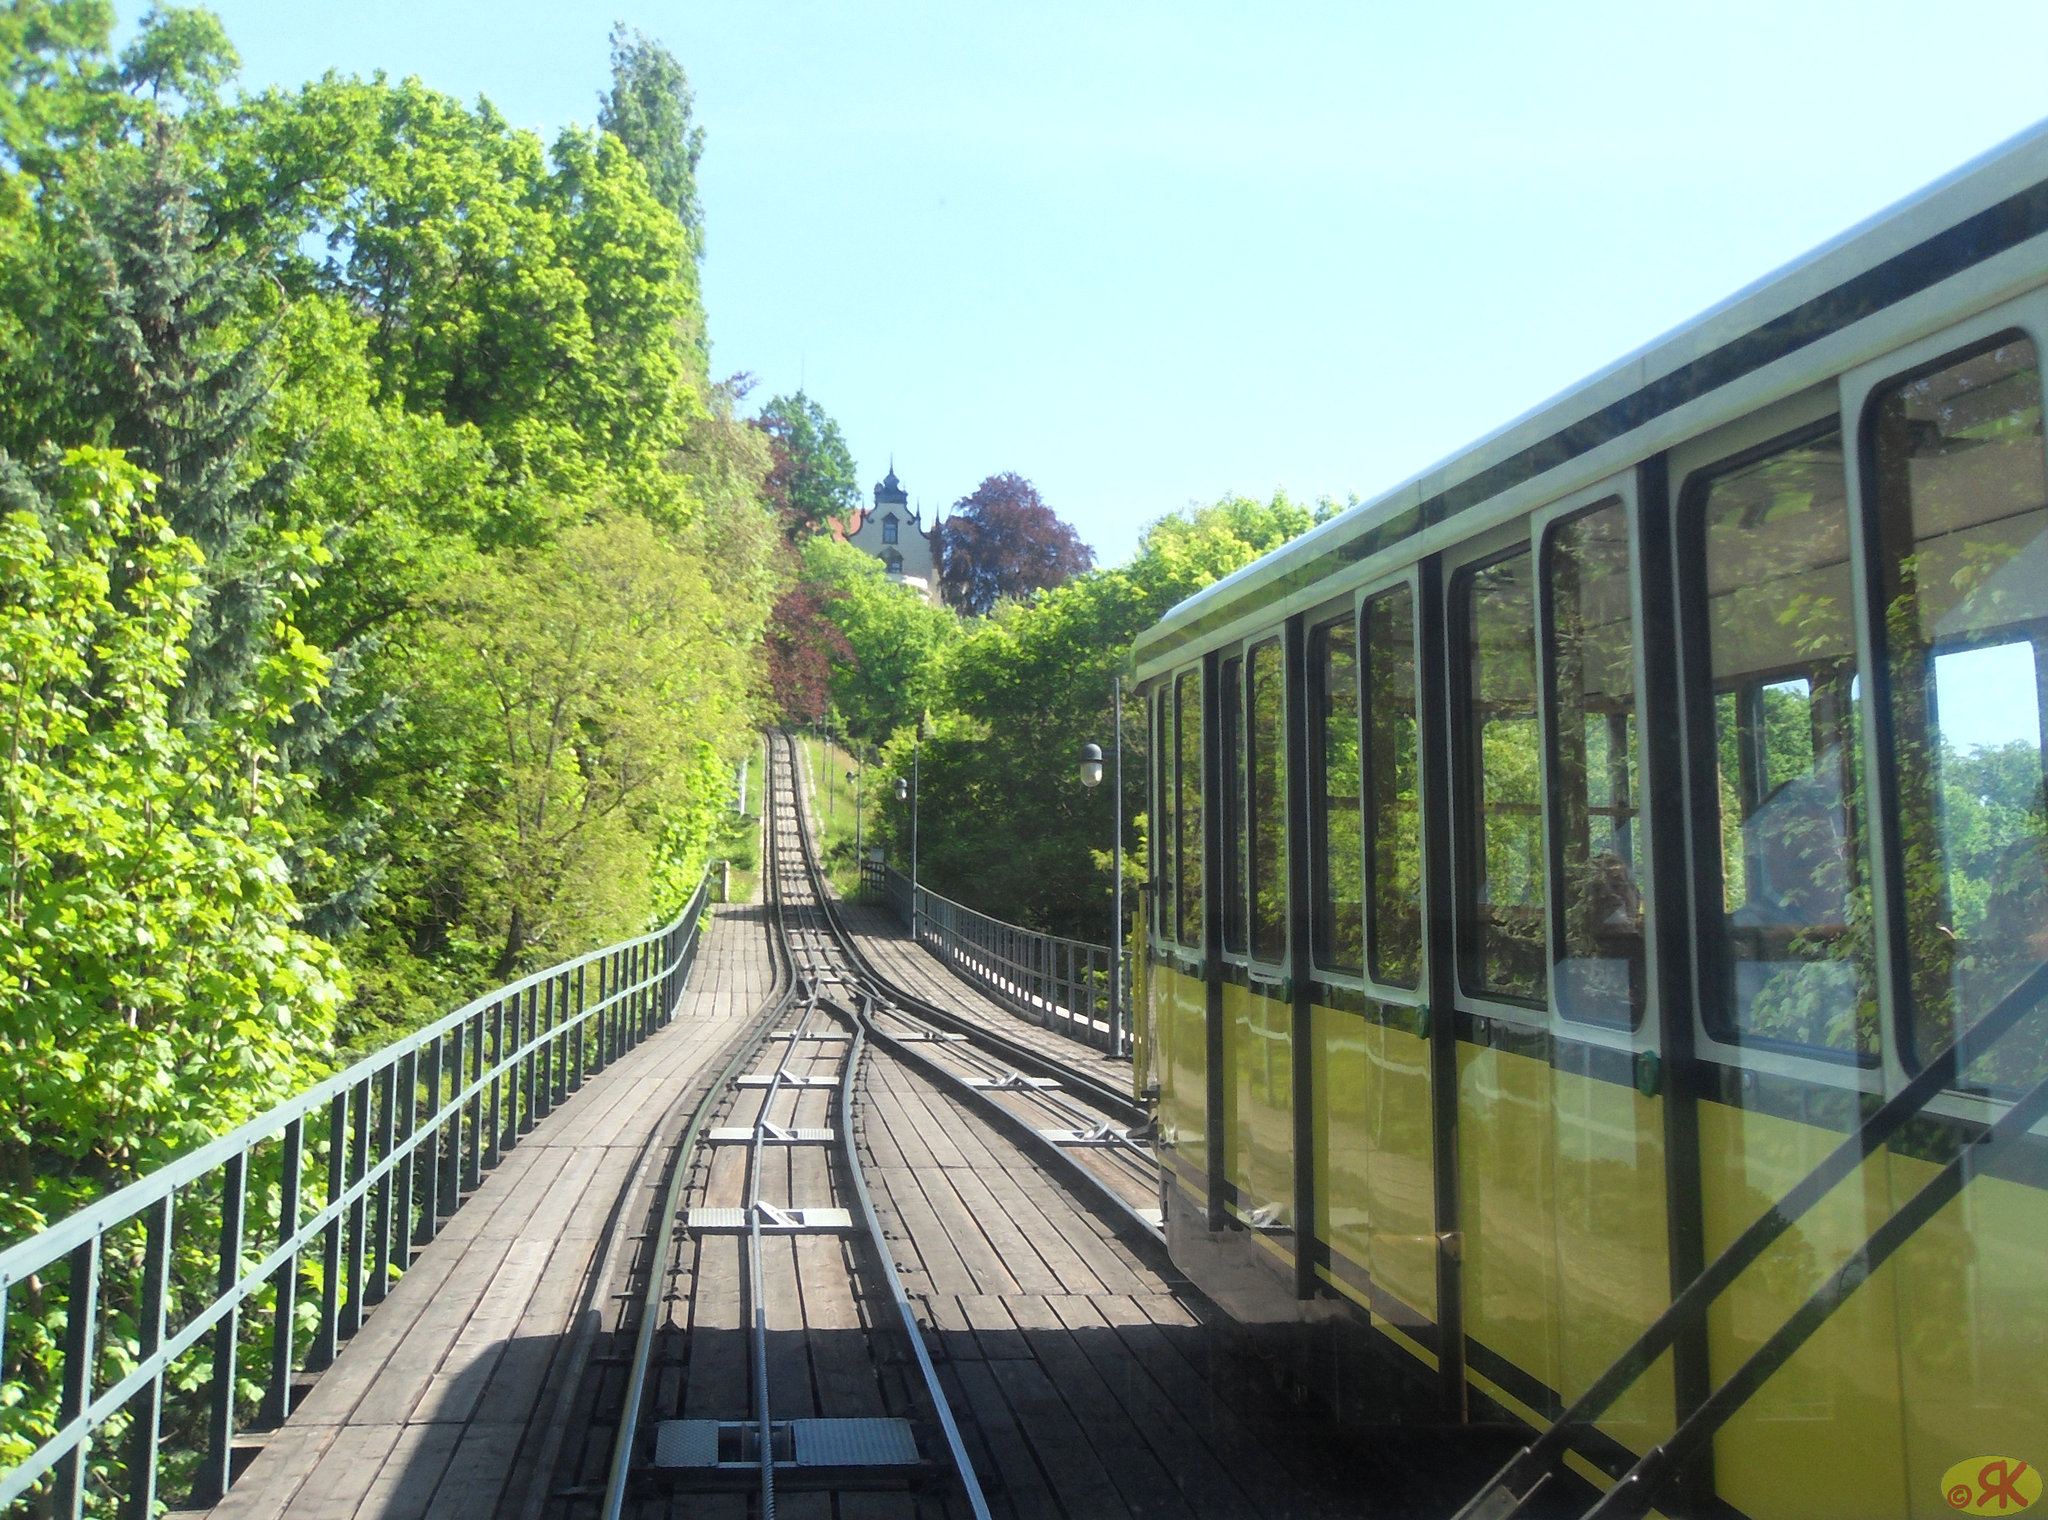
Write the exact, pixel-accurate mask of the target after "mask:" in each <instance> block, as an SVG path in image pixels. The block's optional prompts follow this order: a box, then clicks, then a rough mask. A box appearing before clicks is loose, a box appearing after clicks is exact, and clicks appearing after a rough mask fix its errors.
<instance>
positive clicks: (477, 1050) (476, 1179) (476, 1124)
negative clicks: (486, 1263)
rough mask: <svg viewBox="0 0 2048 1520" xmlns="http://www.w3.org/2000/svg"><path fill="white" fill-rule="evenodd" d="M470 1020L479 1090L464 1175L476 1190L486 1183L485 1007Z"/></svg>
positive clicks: (472, 1059) (471, 1110)
mask: <svg viewBox="0 0 2048 1520" xmlns="http://www.w3.org/2000/svg"><path fill="white" fill-rule="evenodd" d="M470 1022H471V1023H472V1024H474V1025H475V1026H476V1027H475V1030H474V1032H473V1037H472V1039H471V1040H470V1049H471V1050H472V1051H473V1052H474V1054H473V1055H471V1057H470V1062H469V1064H470V1072H469V1080H470V1081H471V1082H472V1083H477V1084H479V1085H478V1087H477V1090H476V1091H475V1092H474V1093H472V1094H470V1099H469V1152H468V1157H467V1160H468V1166H467V1167H466V1168H465V1170H464V1173H463V1175H464V1178H465V1179H466V1180H467V1182H468V1184H469V1190H470V1191H471V1192H475V1191H476V1190H477V1189H478V1188H480V1187H482V1186H483V1185H484V1167H483V1162H484V1094H483V1088H482V1086H481V1085H480V1084H481V1083H482V1081H483V1075H484V1011H483V1009H481V1008H479V1009H477V1011H476V1015H475V1017H474V1018H472V1019H471V1021H470Z"/></svg>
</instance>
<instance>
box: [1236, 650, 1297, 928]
mask: <svg viewBox="0 0 2048 1520" xmlns="http://www.w3.org/2000/svg"><path fill="white" fill-rule="evenodd" d="M1268 649H1270V650H1272V651H1273V652H1274V669H1273V678H1274V680H1275V681H1276V682H1277V683H1278V685H1279V693H1278V700H1279V703H1280V708H1279V717H1278V722H1277V725H1276V730H1275V745H1274V753H1273V768H1274V773H1275V775H1276V776H1277V778H1278V790H1279V803H1278V811H1277V813H1276V815H1275V816H1276V817H1277V819H1278V826H1279V830H1280V854H1279V863H1278V872H1279V877H1280V882H1279V887H1280V895H1281V909H1280V918H1279V925H1278V929H1279V939H1280V947H1279V949H1278V950H1277V951H1273V952H1271V953H1268V951H1267V950H1265V949H1262V948H1261V947H1260V932H1259V931H1260V929H1261V927H1262V926H1261V924H1260V920H1259V913H1258V900H1259V888H1260V885H1261V883H1260V880H1259V834H1258V820H1259V790H1258V767H1257V766H1256V765H1254V764H1253V763H1252V762H1253V746H1254V744H1255V743H1256V739H1257V736H1256V733H1255V725H1254V721H1253V719H1254V713H1255V711H1256V706H1257V697H1258V690H1257V687H1256V685H1255V683H1254V682H1253V680H1252V676H1253V674H1254V671H1255V661H1256V660H1257V658H1258V656H1259V655H1260V654H1261V653H1262V652H1263V651H1265V650H1268ZM1244 670H1245V681H1244V703H1245V722H1244V798H1245V820H1244V826H1245V847H1246V848H1245V873H1244V887H1245V942H1246V946H1247V950H1246V954H1247V956H1248V957H1249V958H1250V959H1251V960H1253V961H1256V962H1258V963H1259V964H1260V965H1262V966H1272V967H1277V966H1284V965H1286V964H1287V949H1288V946H1287V914H1288V903H1287V895H1288V882H1287V871H1288V860H1287V850H1288V838H1287V780H1288V777H1287V731H1288V723H1289V721H1290V719H1291V718H1292V714H1290V713H1289V712H1288V710H1287V706H1288V704H1287V640H1286V639H1285V638H1284V637H1283V636H1282V634H1281V632H1280V630H1279V629H1274V630H1273V631H1272V632H1271V633H1270V634H1266V635H1264V636H1262V637H1260V638H1257V639H1247V640H1246V641H1245V646H1244Z"/></svg>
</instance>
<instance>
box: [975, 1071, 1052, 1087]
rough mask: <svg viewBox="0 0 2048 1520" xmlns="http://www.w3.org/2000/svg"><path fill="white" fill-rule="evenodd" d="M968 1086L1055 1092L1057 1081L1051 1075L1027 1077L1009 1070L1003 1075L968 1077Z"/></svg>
mask: <svg viewBox="0 0 2048 1520" xmlns="http://www.w3.org/2000/svg"><path fill="white" fill-rule="evenodd" d="M967 1085H968V1086H969V1087H979V1088H982V1089H984V1090H985V1091H988V1092H1022V1091H1025V1090H1026V1089H1029V1090H1032V1091H1036V1092H1057V1091H1058V1090H1059V1083H1057V1082H1055V1081H1054V1080H1053V1079H1052V1078H1051V1077H1027V1076H1023V1075H1021V1074H1019V1073H1017V1072H1014V1071H1013V1072H1011V1073H1010V1074H1009V1075H1008V1076H1003V1077H969V1078H968V1079H967Z"/></svg>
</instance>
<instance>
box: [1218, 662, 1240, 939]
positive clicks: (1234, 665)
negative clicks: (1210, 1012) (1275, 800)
mask: <svg viewBox="0 0 2048 1520" xmlns="http://www.w3.org/2000/svg"><path fill="white" fill-rule="evenodd" d="M1219 685H1220V690H1219V691H1218V693H1217V702H1218V703H1219V704H1220V705H1221V709H1222V710H1221V711H1220V712H1218V713H1217V715H1216V716H1217V717H1218V718H1219V719H1220V720H1221V722H1220V725H1219V728H1220V732H1221V735H1222V741H1221V746H1222V753H1221V754H1220V755H1218V756H1217V758H1218V759H1219V760H1220V761H1222V762H1223V799H1222V801H1223V805H1222V807H1221V808H1219V809H1218V813H1219V815H1220V816H1221V818H1222V820H1223V840H1222V843H1223V852H1222V853H1223V882H1222V885H1221V888H1220V890H1221V891H1222V893H1223V905H1222V906H1223V948H1224V950H1225V951H1227V952H1228V953H1230V954H1232V955H1242V954H1244V952H1245V911H1244V878H1245V835H1244V801H1245V799H1244V658H1243V656H1241V655H1233V656H1232V657H1231V658H1229V659H1227V660H1225V661H1224V662H1223V668H1222V676H1221V680H1220V683H1219Z"/></svg>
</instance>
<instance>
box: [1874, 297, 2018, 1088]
mask: <svg viewBox="0 0 2048 1520" xmlns="http://www.w3.org/2000/svg"><path fill="white" fill-rule="evenodd" d="M1866 416H1867V419H1868V426H1869V428H1870V439H1869V444H1870V452H1869V454H1868V456H1867V457H1868V458H1869V459H1870V460H1871V462H1872V475H1873V478H1872V482H1871V484H1872V488H1873V490H1872V495H1873V498H1874V502H1875V506H1876V521H1877V532H1876V540H1877V543H1878V552H1877V556H1876V558H1877V561H1878V567H1879V568H1878V576H1879V581H1880V586H1881V595H1882V599H1883V600H1882V607H1883V618H1882V623H1883V630H1884V639H1885V646H1886V657H1887V659H1888V661H1889V665H1890V675H1891V681H1890V691H1891V743H1892V756H1891V759H1892V770H1893V774H1894V775H1895V777H1896V780H1897V796H1898V828H1899V831H1900V840H1899V843H1900V845H1901V846H1902V848H1901V850H1900V851H1899V858H1900V859H1901V860H1902V862H1903V864H1904V878H1903V881H1902V882H1901V887H1902V890H1903V906H1904V910H1905V911H1904V915H1903V924H1904V930H1905V944H1906V955H1907V961H1908V966H1909V976H1910V982H1911V988H1910V996H1909V998H1908V1000H1907V1002H1908V1006H1909V1007H1910V1008H1911V1010H1912V1013H1913V1027H1912V1029H1911V1041H1910V1043H1911V1047H1912V1049H1913V1050H1914V1051H1915V1052H1916V1053H1917V1055H1918V1056H1919V1057H1920V1058H1922V1059H1925V1058H1926V1057H1928V1056H1932V1055H1934V1054H1936V1053H1938V1052H1939V1051H1941V1050H1942V1049H1943V1048H1944V1047H1945V1046H1947V1044H1948V1043H1949V1041H1950V1040H1951V1039H1953V1038H1954V1037H1955V1035H1956V1033H1957V1032H1958V1030H1960V1029H1964V1028H1967V1027H1968V1026H1969V1025H1970V1024H1971V1023H1973V1022H1975V1021H1976V1020H1977V1019H1978V1018H1981V1017H1982V1016H1983V1015H1984V1014H1985V1013H1987V1012H1988V1011H1989V1010H1990V1009H1991V1007H1992V1006H1993V1005H1994V1004H1996V1003H1997V1002H1998V1000H1999V999H2000V998H2001V997H2002V996H2003V995H2004V994H2005V992H2006V991H2007V990H2008V989H2010V988H2011V987H2012V985H2013V984H2014V983H2015V982H2017V981H2019V979H2020V978H2021V977H2023V976H2024V975H2026V973H2028V972H2029V971H2031V970H2032V969H2033V968H2034V967H2035V966H2037V965H2039V964H2040V963H2041V961H2042V960H2044V959H2048V793H2044V785H2048V782H2044V775H2048V773H2044V768H2043V759H2044V751H2043V745H2042V714H2043V709H2044V706H2048V464H2044V459H2043V453H2042V434H2041V371H2040V361H2039V358H2038V356H2037V354H2036V352H2035V349H2034V345H2033V344H2032V343H2031V342H2029V341H2028V340H2027V339H2025V338H2024V337H2021V336H2019V335H2017V334H2007V335H2005V336H2004V337H2003V338H2000V339H1996V340H1994V341H1993V342H1991V343H1990V344H1988V345H1986V346H1984V347H1981V348H1979V349H1977V350H1976V351H1974V352H1970V353H1965V354H1962V355H1959V356H1952V357H1951V358H1949V359H1947V360H1944V361H1942V363H1941V365H1940V367H1939V368H1937V369H1935V370H1933V371H1932V372H1931V373H1922V374H1920V375H1918V376H1917V377H1913V378H1909V379H1907V380H1905V381H1903V382H1901V383H1898V384H1895V385H1893V386H1891V387H1889V388H1888V389H1886V390H1884V391H1882V392H1881V393H1880V394H1879V395H1878V396H1877V397H1876V398H1874V402H1873V405H1872V407H1871V409H1870V410H1869V412H1868V413H1866ZM2038 1023H2039V1021H2033V1025H2032V1027H2026V1026H2023V1027H2022V1029H2021V1030H2019V1031H2016V1032H2015V1033H2014V1034H2013V1035H2012V1036H2011V1037H2009V1038H2007V1039H2005V1040H2002V1041H2000V1042H1998V1043H1997V1044H1995V1045H1994V1046H1993V1047H1992V1048H1991V1049H1990V1051H1989V1052H1988V1053H1987V1054H1986V1055H1984V1056H1983V1057H1981V1058H1979V1061H1978V1062H1977V1063H1976V1064H1975V1065H1974V1066H1972V1067H1971V1068H1970V1069H1969V1070H1968V1071H1967V1072H1966V1077H1967V1079H1968V1080H1970V1081H1972V1082H1974V1083H1980V1084H1985V1085H1990V1086H1993V1087H1996V1088H2010V1087H2015V1086H2019V1085H2030V1084H2031V1083H2032V1082H2034V1081H2038V1080H2039V1079H2040V1077H2041V1076H2042V1075H2043V1073H2044V1070H2048V1059H2044V1052H2043V1045H2042V1041H2041V1039H2040V1038H2039V1037H2038V1033H2037V1030H2038ZM2030 1036H2032V1037H2031V1038H2030Z"/></svg>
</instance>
